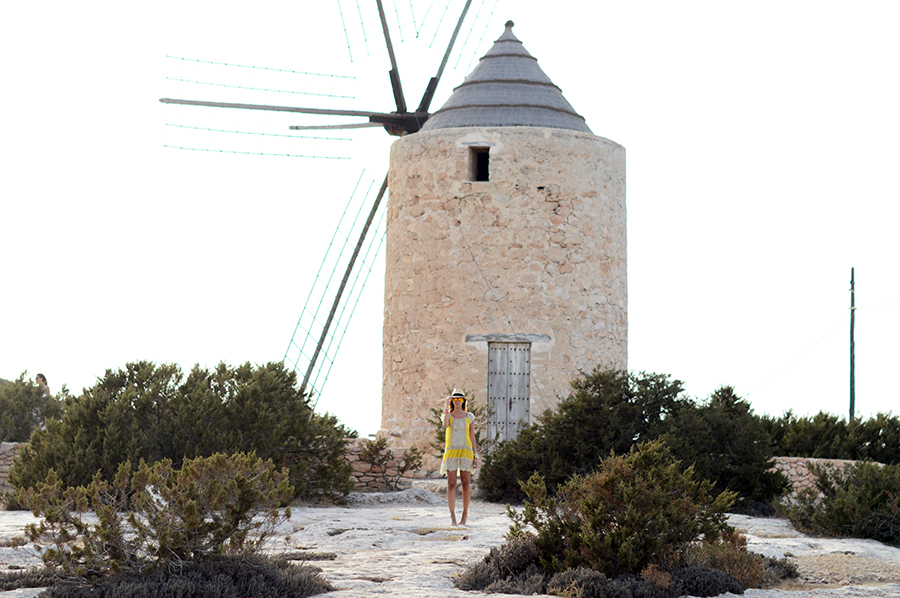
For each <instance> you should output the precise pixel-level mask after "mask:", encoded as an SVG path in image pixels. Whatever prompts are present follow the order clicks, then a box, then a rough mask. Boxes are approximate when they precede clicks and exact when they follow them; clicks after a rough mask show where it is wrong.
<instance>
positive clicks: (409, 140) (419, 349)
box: [382, 22, 627, 448]
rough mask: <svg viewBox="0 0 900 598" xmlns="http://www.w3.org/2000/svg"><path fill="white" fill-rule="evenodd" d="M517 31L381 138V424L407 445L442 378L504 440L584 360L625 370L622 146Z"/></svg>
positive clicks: (415, 438) (557, 392)
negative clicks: (385, 145) (588, 118)
mask: <svg viewBox="0 0 900 598" xmlns="http://www.w3.org/2000/svg"><path fill="white" fill-rule="evenodd" d="M512 27H513V23H512V22H508V23H507V24H506V31H505V32H504V33H503V35H502V36H501V37H500V38H499V39H498V40H497V41H496V42H495V43H494V45H493V47H492V48H491V50H490V51H488V53H487V54H486V55H485V56H484V57H483V58H482V59H481V61H480V62H479V64H478V66H477V67H476V68H475V70H474V71H473V72H472V73H471V74H470V75H469V76H468V77H467V78H466V80H465V82H464V83H463V84H462V85H460V86H459V87H457V88H456V89H455V90H454V92H453V94H452V96H451V97H450V99H449V100H448V101H447V103H446V104H444V106H443V107H442V108H441V109H440V110H438V111H437V112H435V113H434V114H433V115H432V116H431V117H430V118H429V119H428V120H427V122H426V123H425V124H424V125H423V126H422V128H421V130H420V131H418V132H416V133H412V134H408V135H405V136H403V137H401V138H400V139H399V140H397V141H396V142H394V144H393V146H392V149H391V161H390V174H389V181H388V188H389V189H390V199H389V203H388V216H387V272H386V275H385V307H384V374H383V375H384V385H383V399H382V428H383V429H384V430H385V431H387V432H389V433H391V434H392V435H394V436H399V438H398V440H399V441H400V442H401V443H403V444H415V445H419V446H420V447H423V448H424V447H425V446H427V444H428V443H429V442H430V441H431V440H432V439H433V437H434V430H433V428H432V427H431V425H430V424H428V422H427V420H428V418H429V416H430V411H429V410H430V409H432V408H436V407H441V406H442V405H443V401H444V399H445V398H446V396H447V390H448V389H449V388H451V387H460V388H465V389H467V390H469V391H470V392H471V395H472V396H474V400H475V402H476V404H478V403H481V404H484V403H485V402H487V403H488V404H489V405H490V406H491V407H492V409H493V411H494V415H493V416H492V417H491V419H490V421H489V422H480V425H481V426H485V425H487V431H488V434H489V436H490V437H497V438H500V439H508V438H513V437H515V436H516V433H517V429H518V426H519V425H521V423H522V422H525V423H527V422H529V421H530V420H531V418H532V417H533V416H536V415H539V414H540V413H541V412H542V411H543V410H544V409H545V408H548V407H552V406H554V405H555V404H556V402H557V400H558V398H559V397H560V396H565V395H567V394H568V393H569V388H570V386H569V385H570V382H571V380H572V379H573V378H575V377H576V376H577V375H578V374H579V371H581V370H590V369H592V368H593V367H594V366H596V365H603V366H606V367H614V368H620V369H624V368H625V367H626V359H627V287H626V268H625V256H626V254H625V149H624V148H623V147H622V146H620V145H618V144H616V143H614V142H612V141H610V140H608V139H604V138H602V137H598V136H596V135H594V134H593V133H592V132H591V130H590V128H588V126H587V124H586V123H585V121H584V118H582V117H581V116H579V115H578V114H577V113H576V112H575V110H574V109H573V108H572V106H571V105H570V104H569V102H567V101H566V99H565V98H564V97H563V95H562V92H561V91H560V90H559V88H558V87H556V86H555V85H554V84H553V83H552V82H551V81H550V79H549V77H547V75H546V74H544V72H543V70H541V68H540V67H539V66H538V64H537V60H535V58H534V57H532V56H531V55H530V54H529V53H528V51H527V50H525V48H524V47H523V45H522V43H521V42H520V41H519V40H518V39H517V38H516V36H515V35H514V34H513V31H512ZM482 429H484V428H482Z"/></svg>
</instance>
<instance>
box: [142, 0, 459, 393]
mask: <svg viewBox="0 0 900 598" xmlns="http://www.w3.org/2000/svg"><path fill="white" fill-rule="evenodd" d="M376 4H377V8H378V14H379V17H380V21H381V29H382V32H383V35H384V40H385V43H386V47H387V51H388V55H389V58H390V63H391V70H390V71H389V73H388V75H389V79H390V83H391V89H392V91H393V97H394V103H395V107H396V110H393V111H391V112H381V111H369V110H338V109H329V108H312V107H298V106H278V105H268V104H246V103H232V102H216V101H207V100H191V99H174V98H161V99H160V102H162V103H164V104H178V105H186V106H203V107H212V108H235V109H242V110H258V111H270V112H282V113H297V114H310V115H325V116H343V117H353V118H363V119H367V120H366V121H365V122H352V123H337V124H325V125H295V126H291V127H290V128H291V129H292V130H322V129H357V128H367V127H383V128H384V129H385V130H386V131H387V132H388V133H389V134H390V135H394V136H403V135H406V134H409V133H415V132H417V131H419V130H420V129H421V127H422V126H423V125H424V124H425V122H426V121H427V120H428V118H429V117H430V116H431V113H430V112H429V110H430V107H431V103H432V100H433V99H434V95H435V92H436V90H437V88H438V84H439V83H440V80H441V77H442V76H443V73H444V71H445V69H446V66H447V62H448V59H449V57H450V55H451V52H452V50H453V47H454V45H455V43H456V40H457V37H458V35H459V32H460V30H461V28H462V26H463V23H464V21H465V19H466V15H467V13H468V12H469V9H470V7H471V4H472V0H466V2H465V5H464V6H463V8H462V11H461V13H460V15H459V18H458V19H457V22H456V26H455V28H454V31H453V34H452V36H451V38H450V41H449V43H448V45H447V48H446V50H445V52H444V54H443V58H442V60H441V62H440V65H439V67H438V69H437V73H436V74H435V75H434V76H433V77H431V79H430V80H429V82H428V84H427V86H426V87H425V92H424V94H423V95H422V98H421V100H420V101H419V104H418V106H417V107H416V108H415V109H414V110H410V109H409V107H408V105H407V103H406V97H405V95H404V92H403V87H402V84H401V78H400V72H399V68H398V65H397V59H396V56H395V54H394V46H393V43H392V40H391V35H390V30H389V27H388V23H387V18H386V16H385V10H384V5H383V2H382V0H376ZM387 181H388V178H387V175H385V176H384V179H383V183H382V184H381V187H380V189H379V190H378V192H377V194H376V195H375V197H374V199H373V200H372V201H371V206H370V208H369V210H368V215H367V217H366V220H365V223H364V224H363V225H362V228H361V231H360V233H359V237H358V239H357V241H356V244H355V246H354V248H353V251H352V253H351V255H350V258H349V260H348V261H347V264H346V267H345V269H344V273H343V276H342V277H341V280H340V283H339V284H338V286H337V289H336V291H335V292H334V294H333V300H332V302H331V306H330V309H329V311H328V314H327V316H326V317H325V318H324V322H323V323H322V325H321V328H322V330H321V333H320V334H319V338H318V341H317V343H316V346H315V349H314V350H313V351H312V354H311V355H310V356H309V363H308V364H307V365H306V368H305V372H304V375H303V380H302V383H301V387H303V388H309V384H310V381H311V377H312V376H313V372H314V371H315V370H316V367H317V365H318V364H320V362H321V359H322V356H323V352H327V351H328V339H329V335H330V334H333V327H334V324H335V320H336V319H339V318H340V315H339V307H340V305H341V301H342V299H344V296H345V293H346V291H347V289H348V285H352V284H353V283H352V277H353V274H354V271H355V270H357V269H358V267H359V259H360V255H361V253H363V252H364V251H365V248H366V243H367V242H368V241H367V240H368V239H369V237H370V235H371V234H372V232H373V223H374V222H375V220H376V214H377V213H378V210H379V207H380V206H381V204H382V200H383V198H384V195H385V192H386V191H387ZM296 334H297V331H296V330H295V335H296ZM294 344H295V341H294V339H293V338H292V340H291V345H289V348H288V350H289V351H290V350H291V346H293V345H294ZM285 360H286V361H288V359H287V355H286V358H285ZM292 365H293V366H294V367H295V369H299V367H300V363H299V360H293V364H292ZM323 384H324V381H323Z"/></svg>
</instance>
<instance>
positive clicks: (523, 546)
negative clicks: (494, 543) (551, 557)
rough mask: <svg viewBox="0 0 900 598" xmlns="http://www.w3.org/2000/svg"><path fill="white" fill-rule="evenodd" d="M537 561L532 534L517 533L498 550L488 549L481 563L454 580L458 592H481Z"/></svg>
mask: <svg viewBox="0 0 900 598" xmlns="http://www.w3.org/2000/svg"><path fill="white" fill-rule="evenodd" d="M537 562H538V551H537V546H536V545H535V542H534V536H533V535H532V534H524V533H523V534H517V535H515V536H513V537H512V538H510V539H509V541H508V542H507V543H506V544H504V545H503V546H501V547H500V548H491V550H490V552H489V553H488V554H487V556H485V557H484V558H483V559H482V560H481V561H479V562H478V563H476V564H475V565H473V566H472V567H469V568H468V569H466V571H465V572H463V573H462V574H461V575H460V576H459V577H457V578H456V581H455V585H456V587H458V588H459V589H461V590H475V591H482V590H484V589H485V588H487V587H488V586H490V585H491V584H493V583H496V582H498V581H501V580H504V579H507V578H510V577H519V576H520V575H521V574H522V573H524V572H525V571H526V570H528V568H529V567H532V566H534V565H535V564H537Z"/></svg>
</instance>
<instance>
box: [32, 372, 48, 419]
mask: <svg viewBox="0 0 900 598" xmlns="http://www.w3.org/2000/svg"><path fill="white" fill-rule="evenodd" d="M34 381H35V382H37V385H38V386H39V387H40V389H41V402H40V404H39V405H37V406H35V408H34V412H33V415H34V419H35V421H36V422H37V425H38V426H40V428H41V430H43V431H45V432H46V431H47V426H46V425H45V424H44V415H43V413H41V407H43V406H44V404H46V402H47V401H48V400H49V399H50V387H49V386H47V376H45V375H43V374H38V375H37V376H35V377H34Z"/></svg>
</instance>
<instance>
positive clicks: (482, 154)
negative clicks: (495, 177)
mask: <svg viewBox="0 0 900 598" xmlns="http://www.w3.org/2000/svg"><path fill="white" fill-rule="evenodd" d="M490 164H491V154H490V148H487V147H473V148H472V180H473V181H488V180H490V171H491V169H490Z"/></svg>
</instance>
